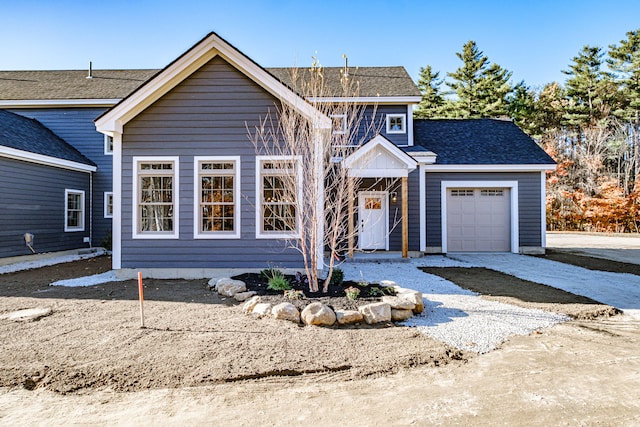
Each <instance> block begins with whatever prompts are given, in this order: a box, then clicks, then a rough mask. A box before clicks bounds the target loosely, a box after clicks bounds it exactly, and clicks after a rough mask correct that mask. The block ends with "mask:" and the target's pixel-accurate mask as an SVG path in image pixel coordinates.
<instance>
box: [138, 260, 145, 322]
mask: <svg viewBox="0 0 640 427" xmlns="http://www.w3.org/2000/svg"><path fill="white" fill-rule="evenodd" d="M138 298H139V299H140V327H141V328H144V290H143V289H142V272H141V271H138Z"/></svg>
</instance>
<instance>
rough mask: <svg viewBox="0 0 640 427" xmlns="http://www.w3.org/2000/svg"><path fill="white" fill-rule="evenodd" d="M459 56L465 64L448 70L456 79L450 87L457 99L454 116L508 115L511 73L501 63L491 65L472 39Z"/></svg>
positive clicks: (448, 84) (452, 77)
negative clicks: (450, 70) (451, 71)
mask: <svg viewBox="0 0 640 427" xmlns="http://www.w3.org/2000/svg"><path fill="white" fill-rule="evenodd" d="M456 56H457V57H458V58H460V60H461V61H462V63H463V65H462V67H459V68H458V69H457V70H456V71H455V72H453V73H447V76H449V77H450V78H451V79H453V81H451V82H447V86H449V87H450V88H451V89H452V90H453V92H454V93H455V94H456V95H457V98H458V99H457V101H456V103H455V104H456V109H455V111H454V114H453V115H454V116H455V117H460V118H469V117H498V116H503V115H505V114H506V112H507V100H506V96H507V94H509V92H511V87H510V85H509V79H510V78H511V73H510V72H509V71H507V70H505V69H503V68H502V67H500V66H499V65H498V64H491V65H489V58H488V57H487V56H485V55H484V53H483V52H482V51H481V50H480V49H478V46H477V45H476V42H474V41H472V40H471V41H468V42H467V43H465V44H464V46H463V47H462V52H456Z"/></svg>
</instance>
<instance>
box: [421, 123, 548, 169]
mask: <svg viewBox="0 0 640 427" xmlns="http://www.w3.org/2000/svg"><path fill="white" fill-rule="evenodd" d="M413 126H414V127H413V129H414V131H413V135H414V143H415V145H419V146H422V147H425V148H426V149H428V150H430V151H433V152H434V153H436V154H437V160H436V164H437V165H550V166H553V165H555V161H554V160H553V159H552V158H551V157H550V156H549V155H548V154H547V153H546V152H545V151H544V150H543V149H542V148H540V146H538V144H536V142H535V141H534V140H533V139H531V137H529V136H528V135H527V134H526V133H524V132H523V131H522V130H521V129H520V128H519V127H518V126H516V125H515V124H514V123H513V122H511V121H510V120H500V119H464V120H456V119H441V120H414V122H413Z"/></svg>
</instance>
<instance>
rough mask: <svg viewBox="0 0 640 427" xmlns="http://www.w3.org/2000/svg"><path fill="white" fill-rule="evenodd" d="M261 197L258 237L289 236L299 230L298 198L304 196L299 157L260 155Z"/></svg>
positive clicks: (293, 235)
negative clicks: (267, 156) (266, 156)
mask: <svg viewBox="0 0 640 427" xmlns="http://www.w3.org/2000/svg"><path fill="white" fill-rule="evenodd" d="M257 168H258V171H257V172H258V173H257V176H258V177H259V179H258V188H257V193H258V195H259V197H260V206H259V208H258V212H257V215H258V218H257V224H258V228H257V230H256V237H258V238H282V237H284V238H288V237H295V236H297V235H298V233H299V229H298V213H299V211H300V206H299V201H300V200H301V199H302V194H301V191H302V183H301V182H300V179H301V178H302V174H301V171H300V161H299V159H297V158H295V157H292V156H277V157H269V158H265V157H263V156H258V157H257Z"/></svg>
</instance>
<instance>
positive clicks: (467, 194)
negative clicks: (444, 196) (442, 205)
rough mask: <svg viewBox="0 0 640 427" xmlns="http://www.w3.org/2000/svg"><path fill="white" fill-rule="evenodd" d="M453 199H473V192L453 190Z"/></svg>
mask: <svg viewBox="0 0 640 427" xmlns="http://www.w3.org/2000/svg"><path fill="white" fill-rule="evenodd" d="M451 196H452V197H473V190H467V189H455V190H451Z"/></svg>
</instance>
